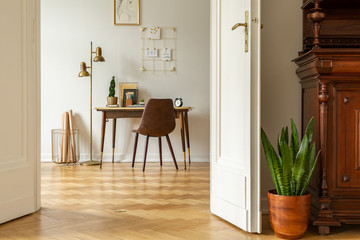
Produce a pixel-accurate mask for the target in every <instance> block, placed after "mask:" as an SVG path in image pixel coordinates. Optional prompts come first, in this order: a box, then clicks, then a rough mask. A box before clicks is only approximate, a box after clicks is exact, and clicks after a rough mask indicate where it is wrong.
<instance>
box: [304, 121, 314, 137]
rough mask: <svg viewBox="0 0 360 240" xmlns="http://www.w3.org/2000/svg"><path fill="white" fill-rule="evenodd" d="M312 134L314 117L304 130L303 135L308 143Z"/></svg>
mask: <svg viewBox="0 0 360 240" xmlns="http://www.w3.org/2000/svg"><path fill="white" fill-rule="evenodd" d="M313 132H314V117H312V118H311V119H310V121H309V123H308V125H307V127H306V130H305V135H307V136H308V142H309V143H310V142H311V140H312V136H313Z"/></svg>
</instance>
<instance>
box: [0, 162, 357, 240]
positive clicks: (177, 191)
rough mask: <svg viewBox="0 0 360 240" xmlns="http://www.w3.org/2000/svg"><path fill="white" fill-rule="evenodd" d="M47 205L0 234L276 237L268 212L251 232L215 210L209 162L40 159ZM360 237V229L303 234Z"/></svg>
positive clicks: (132, 238) (144, 239)
mask: <svg viewBox="0 0 360 240" xmlns="http://www.w3.org/2000/svg"><path fill="white" fill-rule="evenodd" d="M41 169H42V209H41V210H40V211H38V212H36V213H34V214H30V215H28V216H25V217H23V218H19V219H17V220H14V221H11V222H8V223H5V224H2V225H0V239H57V240H72V239H74V240H75V239H84V240H92V239H106V240H107V239H109V240H111V239H117V240H185V239H186V240H208V239H209V240H237V239H276V237H274V235H273V233H272V231H271V229H270V227H269V224H268V220H267V217H266V216H265V217H264V221H263V225H264V226H263V229H264V230H263V231H264V232H263V234H261V235H259V234H248V233H245V232H243V231H242V230H240V229H238V228H236V227H234V226H233V225H231V224H229V223H227V222H225V221H223V220H222V219H220V218H218V217H216V216H214V215H212V214H211V213H210V211H209V194H210V193H209V187H210V186H209V164H208V163H193V164H191V166H190V168H189V169H188V170H187V171H184V170H183V169H181V167H180V166H179V171H175V169H174V166H173V165H172V163H164V166H163V167H162V168H160V167H159V164H158V163H148V164H147V169H146V172H145V173H143V172H142V171H141V164H140V163H137V165H136V166H135V169H132V168H131V166H130V163H115V164H111V163H105V164H104V166H103V170H99V168H98V166H91V167H90V166H79V165H76V166H58V165H55V164H52V163H43V164H42V167H41ZM321 238H323V239H360V230H359V227H356V226H355V227H354V226H349V227H345V228H341V229H340V228H338V229H336V230H335V228H334V231H333V234H332V235H330V236H328V237H320V236H318V235H317V233H316V230H315V229H314V228H310V229H309V231H308V233H307V234H306V236H305V239H321Z"/></svg>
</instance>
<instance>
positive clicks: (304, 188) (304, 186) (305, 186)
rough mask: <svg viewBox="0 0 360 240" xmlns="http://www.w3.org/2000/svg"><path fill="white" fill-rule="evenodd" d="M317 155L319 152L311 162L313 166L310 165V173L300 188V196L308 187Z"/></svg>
mask: <svg viewBox="0 0 360 240" xmlns="http://www.w3.org/2000/svg"><path fill="white" fill-rule="evenodd" d="M314 149H315V148H314ZM319 155H320V151H319V152H318V154H317V155H316V158H315V159H314V160H313V164H312V165H311V168H310V169H311V170H310V172H309V174H308V176H307V178H306V181H305V183H304V185H303V187H302V189H301V192H300V196H301V195H303V194H304V193H305V191H306V189H307V187H308V185H309V182H310V178H311V176H312V174H313V172H314V169H315V166H316V163H317V160H318V158H319Z"/></svg>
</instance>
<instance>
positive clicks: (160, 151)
mask: <svg viewBox="0 0 360 240" xmlns="http://www.w3.org/2000/svg"><path fill="white" fill-rule="evenodd" d="M159 153H160V166H162V150H161V137H159Z"/></svg>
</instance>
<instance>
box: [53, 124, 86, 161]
mask: <svg viewBox="0 0 360 240" xmlns="http://www.w3.org/2000/svg"><path fill="white" fill-rule="evenodd" d="M51 147H52V149H51V153H52V161H53V162H54V163H57V164H70V163H71V164H74V163H77V162H78V161H79V160H80V149H79V129H74V130H73V131H70V130H61V129H52V130H51Z"/></svg>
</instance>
